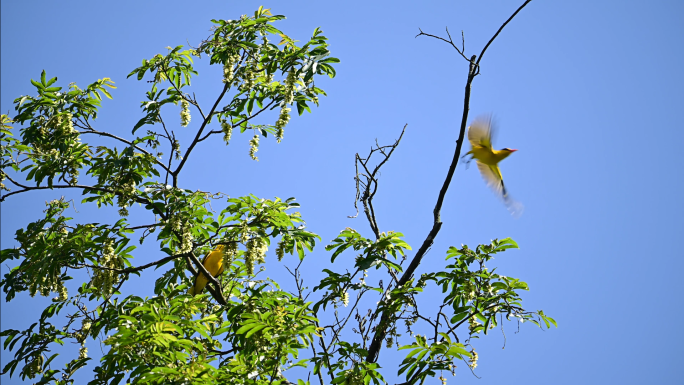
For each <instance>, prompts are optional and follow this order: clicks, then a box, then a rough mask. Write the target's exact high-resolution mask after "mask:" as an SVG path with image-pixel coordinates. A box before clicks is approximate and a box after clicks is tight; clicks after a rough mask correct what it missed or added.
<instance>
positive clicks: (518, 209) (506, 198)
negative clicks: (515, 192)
mask: <svg viewBox="0 0 684 385" xmlns="http://www.w3.org/2000/svg"><path fill="white" fill-rule="evenodd" d="M477 168H478V169H479V170H480V174H481V175H482V178H483V179H484V180H485V183H487V186H488V187H489V188H491V189H492V190H494V193H495V194H496V196H497V197H499V199H501V200H502V201H503V203H504V204H505V205H506V208H507V209H508V211H510V213H511V214H512V215H513V216H514V217H516V218H518V217H520V215H522V212H523V209H524V206H523V205H522V203H520V202H518V201H516V200H515V199H513V197H511V195H510V194H509V193H508V191H507V190H506V186H505V185H504V181H503V178H502V177H501V170H499V166H496V165H495V166H489V165H486V164H484V163H482V162H480V161H477Z"/></svg>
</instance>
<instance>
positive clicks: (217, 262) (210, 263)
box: [188, 245, 225, 295]
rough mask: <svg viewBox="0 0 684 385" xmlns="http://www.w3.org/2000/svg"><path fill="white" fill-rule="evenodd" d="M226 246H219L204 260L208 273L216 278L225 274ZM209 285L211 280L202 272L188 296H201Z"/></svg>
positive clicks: (203, 263)
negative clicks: (224, 255) (224, 258)
mask: <svg viewBox="0 0 684 385" xmlns="http://www.w3.org/2000/svg"><path fill="white" fill-rule="evenodd" d="M224 248H225V245H218V246H216V249H214V251H212V252H210V253H209V254H207V256H206V257H204V259H203V260H202V265H204V267H205V268H206V269H207V271H208V272H209V273H210V274H211V275H212V276H214V277H218V276H219V275H221V273H223V249H224ZM207 283H209V279H208V278H207V277H206V276H205V275H204V274H203V273H202V271H201V270H200V271H199V272H198V273H197V277H195V283H194V285H193V286H192V287H191V288H190V290H188V294H190V295H197V294H201V293H202V291H203V290H204V287H205V286H207Z"/></svg>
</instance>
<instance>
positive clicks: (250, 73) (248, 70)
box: [239, 66, 256, 93]
mask: <svg viewBox="0 0 684 385" xmlns="http://www.w3.org/2000/svg"><path fill="white" fill-rule="evenodd" d="M255 78H256V73H255V72H254V69H253V68H252V67H251V66H246V67H245V71H244V73H243V75H242V80H243V81H242V84H241V85H240V88H239V89H240V91H242V92H244V93H247V92H249V90H251V89H252V88H254V85H255V84H256V81H255Z"/></svg>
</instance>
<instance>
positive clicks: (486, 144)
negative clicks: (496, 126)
mask: <svg viewBox="0 0 684 385" xmlns="http://www.w3.org/2000/svg"><path fill="white" fill-rule="evenodd" d="M492 131H493V126H492V118H491V116H480V117H478V118H476V119H475V120H474V121H473V122H472V123H471V124H470V126H469V127H468V141H469V142H470V146H471V149H470V151H468V152H467V153H466V155H471V156H472V158H471V159H475V161H476V163H477V168H478V169H479V170H480V174H482V178H484V180H485V182H486V183H487V186H489V187H490V188H491V189H492V190H494V192H495V193H496V194H497V196H499V197H500V198H502V199H503V201H504V203H505V204H506V206H507V207H508V208H509V210H510V211H511V212H512V213H513V214H514V215H519V214H520V213H521V212H522V205H521V204H520V203H518V202H516V201H514V200H513V199H511V197H510V196H509V195H508V191H506V186H505V185H504V181H503V176H502V175H501V170H500V169H499V162H501V161H502V160H504V159H506V158H507V157H508V156H509V155H511V154H512V153H513V152H515V151H517V150H512V149H510V148H503V149H501V150H495V149H494V148H492Z"/></svg>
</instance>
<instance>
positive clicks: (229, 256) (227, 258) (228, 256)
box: [223, 242, 238, 270]
mask: <svg viewBox="0 0 684 385" xmlns="http://www.w3.org/2000/svg"><path fill="white" fill-rule="evenodd" d="M237 251H238V244H237V242H231V243H229V244H227V245H226V246H225V248H224V249H223V268H224V269H225V270H229V269H230V265H232V264H233V259H234V258H235V256H236V255H237Z"/></svg>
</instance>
